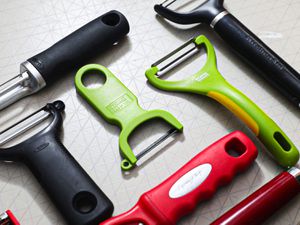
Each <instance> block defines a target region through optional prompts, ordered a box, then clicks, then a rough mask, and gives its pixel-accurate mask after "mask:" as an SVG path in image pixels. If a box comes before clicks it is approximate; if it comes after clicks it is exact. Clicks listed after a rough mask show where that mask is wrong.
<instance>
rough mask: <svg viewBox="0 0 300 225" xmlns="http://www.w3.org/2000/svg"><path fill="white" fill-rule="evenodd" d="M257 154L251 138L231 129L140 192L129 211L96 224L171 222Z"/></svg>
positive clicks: (157, 224)
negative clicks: (184, 163)
mask: <svg viewBox="0 0 300 225" xmlns="http://www.w3.org/2000/svg"><path fill="white" fill-rule="evenodd" d="M256 156H257V150H256V147H255V145H254V144H253V142H252V141H251V140H250V139H249V138H248V137H247V136H246V135H245V134H243V133H242V132H240V131H235V132H233V133H231V134H229V135H227V136H225V137H224V138H222V139H220V140H219V141H217V142H215V143H214V144H212V145H211V146H209V147H207V148H206V149H205V150H203V151H202V152H201V153H199V154H198V155H197V156H196V157H194V158H193V159H192V160H191V161H189V162H188V163H187V164H186V165H185V166H183V167H182V168H181V169H179V170H178V171H177V172H176V173H175V174H173V175H172V176H171V177H169V178H168V179H167V180H166V181H164V182H163V183H162V184H160V185H158V186H157V187H155V188H153V189H152V190H150V191H148V192H146V193H144V194H143V195H142V196H141V197H140V199H139V201H138V203H137V204H136V205H135V206H134V207H133V208H132V209H131V210H129V211H127V212H125V213H123V214H121V215H119V216H116V217H113V218H111V219H108V220H106V221H104V222H102V223H100V225H133V224H135V225H139V224H143V225H174V224H176V222H177V221H178V220H179V219H180V218H181V217H183V216H185V215H186V214H188V213H190V212H192V211H193V209H194V208H195V207H196V205H197V203H198V202H200V201H203V200H206V199H209V198H211V197H212V196H213V194H214V193H215V191H216V189H217V188H218V187H219V186H222V185H225V184H227V183H229V182H230V181H231V180H232V179H233V177H234V176H235V174H237V173H238V172H241V171H244V170H245V169H247V168H248V167H249V166H250V165H251V163H252V162H253V161H254V160H255V158H256Z"/></svg>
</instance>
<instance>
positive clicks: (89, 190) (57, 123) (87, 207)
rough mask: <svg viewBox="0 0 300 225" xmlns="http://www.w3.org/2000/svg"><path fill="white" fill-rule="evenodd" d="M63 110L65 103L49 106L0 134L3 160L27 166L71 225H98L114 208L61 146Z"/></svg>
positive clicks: (56, 102) (0, 150)
mask: <svg viewBox="0 0 300 225" xmlns="http://www.w3.org/2000/svg"><path fill="white" fill-rule="evenodd" d="M64 108H65V105H64V103H63V102H62V101H55V102H53V103H49V104H47V105H46V106H45V107H43V108H41V109H40V110H39V111H37V112H35V113H33V114H32V115H30V116H28V117H26V118H25V119H23V120H21V121H20V122H19V123H17V124H15V125H14V126H12V127H10V128H8V129H7V130H5V131H3V132H1V133H0V147H1V148H0V160H1V161H13V162H22V163H24V164H25V165H26V166H27V167H28V168H29V169H30V171H31V172H32V173H33V174H34V176H35V177H36V179H37V180H38V182H39V183H40V184H41V186H42V187H43V188H44V190H45V191H46V193H47V194H48V196H49V197H50V199H51V200H52V202H53V203H54V205H55V206H56V208H57V209H58V211H59V212H60V213H61V214H62V216H63V217H64V218H65V220H66V222H67V223H68V224H72V225H95V224H97V223H99V222H100V221H103V220H105V219H107V218H109V217H110V216H111V214H112V212H113V205H112V202H111V201H110V200H109V199H108V197H107V196H106V195H105V194H104V193H103V192H102V191H101V190H100V188H99V187H98V186H97V185H96V183H95V182H94V181H93V180H92V179H91V178H90V176H89V175H88V174H87V173H86V172H85V171H84V169H83V168H82V167H81V166H80V165H79V163H78V162H77V161H76V160H75V159H74V158H73V156H72V155H71V154H70V153H69V151H68V150H67V149H66V148H65V147H64V146H63V144H62V143H61V141H60V139H59V134H60V130H61V126H62V121H63V118H62V113H63V111H64ZM49 120H51V122H50V123H49V124H48V122H49ZM42 123H43V124H44V123H46V124H47V126H46V127H45V128H43V129H42V130H41V131H39V132H37V133H36V134H34V135H33V136H31V137H29V138H27V139H26V140H24V141H22V142H20V143H17V144H15V145H14V146H9V147H6V148H2V147H3V146H4V145H5V146H6V145H7V144H9V143H11V142H12V141H16V139H17V138H20V137H22V136H21V135H24V134H25V132H26V131H28V130H29V129H34V128H37V127H38V126H39V125H41V124H42ZM26 133H27V132H26Z"/></svg>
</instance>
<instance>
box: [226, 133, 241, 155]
mask: <svg viewBox="0 0 300 225" xmlns="http://www.w3.org/2000/svg"><path fill="white" fill-rule="evenodd" d="M225 151H226V152H227V154H228V155H230V156H232V157H234V158H238V157H240V156H241V155H243V154H244V153H245V152H246V146H245V145H244V144H243V143H242V142H241V141H240V140H239V139H237V138H233V139H231V140H230V141H229V142H227V143H226V145H225Z"/></svg>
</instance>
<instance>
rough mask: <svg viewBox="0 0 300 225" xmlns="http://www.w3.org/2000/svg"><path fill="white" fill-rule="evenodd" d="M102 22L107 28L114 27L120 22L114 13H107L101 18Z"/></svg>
mask: <svg viewBox="0 0 300 225" xmlns="http://www.w3.org/2000/svg"><path fill="white" fill-rule="evenodd" d="M102 22H103V23H105V24H106V25H108V26H116V25H118V24H119V22H120V16H119V15H118V14H116V13H109V14H106V15H105V16H103V17H102Z"/></svg>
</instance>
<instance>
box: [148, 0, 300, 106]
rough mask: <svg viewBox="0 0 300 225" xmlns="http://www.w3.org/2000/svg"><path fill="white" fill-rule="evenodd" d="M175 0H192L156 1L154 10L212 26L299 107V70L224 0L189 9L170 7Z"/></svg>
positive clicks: (211, 0)
mask: <svg viewBox="0 0 300 225" xmlns="http://www.w3.org/2000/svg"><path fill="white" fill-rule="evenodd" d="M175 2H180V3H181V4H182V5H181V7H183V6H184V5H189V4H190V3H191V2H192V1H189V2H188V1H185V2H184V1H177V0H166V1H164V2H163V3H162V4H159V5H155V6H154V9H155V11H156V12H157V13H158V14H159V15H161V16H163V17H164V18H166V19H168V20H171V21H172V22H175V23H179V24H194V23H204V24H207V25H210V26H211V27H212V28H213V30H214V31H215V32H216V33H217V34H218V35H219V36H220V37H221V38H222V39H223V40H224V41H225V42H226V43H227V44H228V45H229V46H230V47H232V48H233V49H234V50H235V51H236V52H237V53H238V55H240V56H242V57H243V58H244V60H245V61H246V62H248V63H249V64H250V65H251V66H253V67H254V68H255V69H256V70H258V71H259V72H260V73H259V74H261V75H262V76H263V77H264V79H266V80H267V81H268V82H269V83H270V84H271V85H273V86H274V87H275V88H276V89H277V90H279V91H280V92H281V93H282V94H283V95H285V96H286V97H287V98H288V99H289V100H290V101H291V102H293V103H294V104H295V105H296V106H297V107H300V74H299V73H298V72H297V71H296V70H295V69H294V68H292V67H291V66H290V65H289V64H288V63H287V62H285V61H284V60H283V59H282V58H281V57H280V56H279V55H277V54H276V53H275V52H274V51H273V50H272V49H271V48H270V47H268V46H267V45H266V44H265V43H264V42H263V41H262V40H260V39H259V38H258V37H257V36H256V35H255V34H254V33H253V32H251V31H250V30H249V29H248V28H247V27H246V26H245V25H244V24H242V23H241V22H240V21H239V20H238V19H237V18H235V17H234V16H233V15H232V14H230V13H229V12H228V11H227V10H226V9H225V8H224V6H223V3H224V0H206V1H204V2H203V1H201V2H202V4H198V6H197V7H196V8H194V9H193V10H191V11H189V12H184V13H183V12H179V11H178V10H177V9H178V8H180V7H178V8H177V9H176V10H175V11H174V10H171V9H170V6H171V5H172V4H174V3H175Z"/></svg>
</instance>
